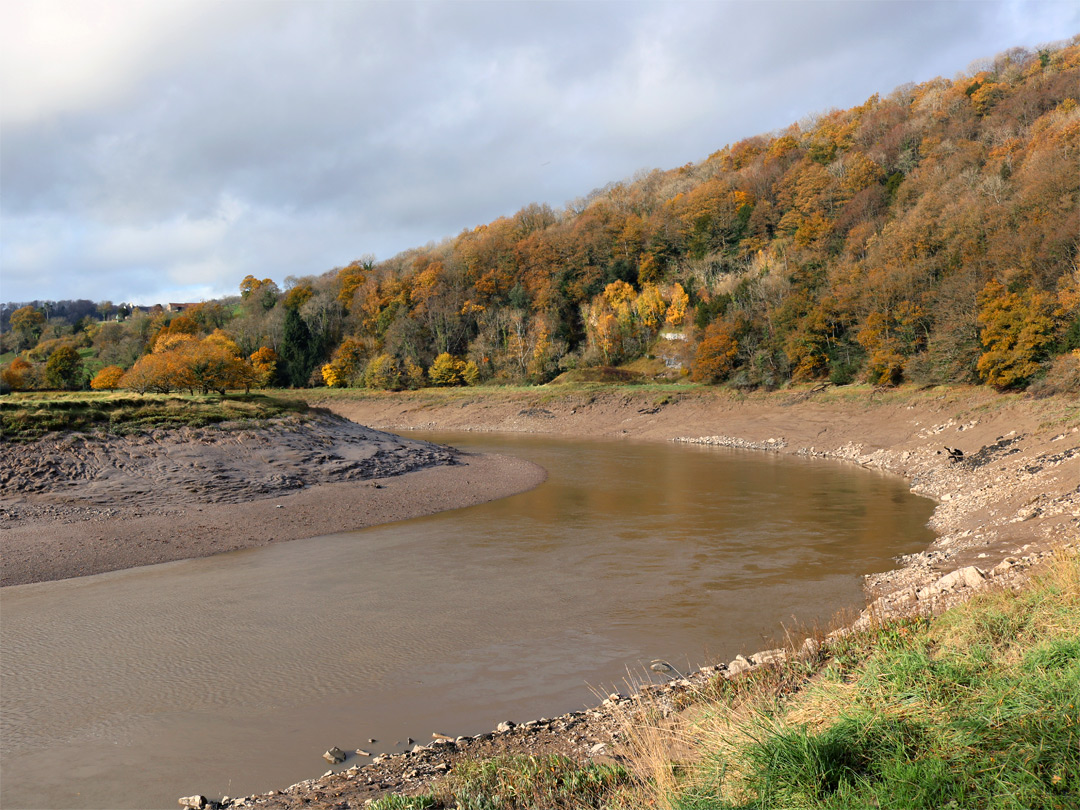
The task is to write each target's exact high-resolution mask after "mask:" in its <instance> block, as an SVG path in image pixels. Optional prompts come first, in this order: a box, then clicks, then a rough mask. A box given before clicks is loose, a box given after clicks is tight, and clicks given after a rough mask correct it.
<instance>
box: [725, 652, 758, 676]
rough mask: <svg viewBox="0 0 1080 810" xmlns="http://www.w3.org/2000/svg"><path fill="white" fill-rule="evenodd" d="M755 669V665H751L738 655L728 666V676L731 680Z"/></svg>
mask: <svg viewBox="0 0 1080 810" xmlns="http://www.w3.org/2000/svg"><path fill="white" fill-rule="evenodd" d="M753 668H754V665H753V664H751V663H750V662H749V661H747V660H746V659H745V658H743V657H742V656H741V655H736V656H735V660H734V661H732V662H731V663H730V664H728V665H727V676H728V677H729V678H730V677H732V676H734V675H739V674H740V673H743V672H746V671H747V670H750V669H753Z"/></svg>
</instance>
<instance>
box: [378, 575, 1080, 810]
mask: <svg viewBox="0 0 1080 810" xmlns="http://www.w3.org/2000/svg"><path fill="white" fill-rule="evenodd" d="M693 708H694V712H693V713H692V715H693V717H694V719H693V721H692V722H689V723H687V724H684V725H681V726H679V727H674V726H672V725H671V724H669V723H666V722H664V721H661V720H660V719H659V717H658V716H657V718H656V723H655V724H652V723H646V722H642V721H641V720H640V719H639V720H638V721H637V722H636V723H635V724H634V725H632V726H631V727H630V741H629V744H628V746H627V748H628V750H629V752H630V754H629V760H628V762H627V765H626V767H625V769H624V768H620V767H614V766H610V767H609V766H598V765H586V766H578V765H575V764H574V763H573V762H571V761H570V760H565V759H561V758H554V759H553V758H538V757H517V758H512V759H506V760H502V761H498V760H496V761H490V762H487V763H474V764H472V765H470V766H469V767H466V768H463V769H459V770H458V771H456V772H455V773H454V774H453V775H452V777H451V778H450V779H449V780H448V781H447V783H446V785H445V786H443V787H441V788H440V789H438V790H436V791H435V792H433V793H429V794H425V795H422V796H414V797H408V798H406V797H401V796H391V797H386V798H384V799H381V800H380V801H378V802H376V803H375V804H374V805H373V808H374V810H403V809H404V808H416V809H419V808H447V809H449V808H461V809H462V810H464V809H465V808H469V809H470V810H471V809H472V808H476V810H481V809H483V810H526V809H527V808H528V809H531V808H548V807H567V808H570V807H573V808H597V809H599V808H611V810H630V808H642V807H657V808H666V809H667V810H766V808H768V809H769V810H779V809H781V808H792V809H794V808H799V809H800V810H819V809H820V810H840V808H844V810H848V809H850V810H855V809H856V808H871V807H873V808H896V810H916V809H917V808H926V810H931V809H933V810H938V808H956V809H957V810H959V809H960V808H979V809H980V810H1069V808H1076V807H1080V559H1078V558H1077V557H1076V556H1071V557H1066V556H1064V555H1062V556H1060V557H1059V558H1058V559H1057V560H1056V561H1055V563H1054V564H1053V566H1052V567H1051V568H1050V569H1049V570H1048V571H1046V572H1045V573H1044V574H1042V575H1041V576H1040V577H1038V578H1036V579H1035V580H1033V581H1032V582H1030V583H1029V585H1028V587H1027V588H1026V589H1025V590H1023V591H1022V592H1020V593H1012V592H1006V591H1001V592H993V593H986V594H983V595H980V596H977V597H976V598H974V599H973V600H972V601H970V602H968V603H967V604H964V605H961V606H959V607H956V608H953V609H952V610H950V611H948V612H946V613H944V614H942V615H941V616H939V617H937V618H933V619H905V620H896V621H890V622H886V623H883V624H880V625H879V626H877V627H875V628H873V629H871V630H868V631H865V632H862V633H859V634H854V635H851V636H848V637H847V638H845V639H843V640H842V641H840V642H838V643H836V644H834V645H833V646H832V647H830V648H828V650H827V652H825V653H822V654H820V655H819V656H818V657H817V658H816V659H815V660H810V661H807V660H802V661H793V662H791V663H788V664H785V665H782V666H779V667H772V668H765V669H762V670H759V671H757V672H755V673H754V674H752V675H751V676H750V677H748V678H744V679H742V680H740V681H735V682H726V681H718V682H717V683H716V684H714V685H713V687H712V688H710V689H708V690H706V693H702V694H700V695H699V696H698V697H697V699H696V703H695V705H694V707H693ZM680 749H681V750H684V751H685V750H687V749H689V750H690V751H692V752H693V753H692V754H691V755H690V756H686V757H683V758H681V759H680V761H677V762H676V761H673V760H672V758H671V755H670V752H671V751H673V750H680ZM526 775H533V776H532V779H531V781H530V780H529V779H526V778H525V776H526Z"/></svg>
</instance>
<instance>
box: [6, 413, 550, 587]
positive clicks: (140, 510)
mask: <svg viewBox="0 0 1080 810" xmlns="http://www.w3.org/2000/svg"><path fill="white" fill-rule="evenodd" d="M0 471H2V472H0V553H2V570H0V584H3V585H19V584H24V583H29V582H42V581H47V580H54V579H65V578H68V577H77V576H86V575H89V574H98V573H102V572H105V571H115V570H118V569H122V568H130V567H133V566H139V565H152V564H154V563H161V562H169V561H172V560H180V559H186V558H191V557H205V556H209V555H211V554H217V553H219V552H223V551H235V550H237V549H244V548H253V547H255V546H262V545H267V544H269V543H274V542H280V541H284V540H296V539H300V538H305V537H315V536H318V535H321V534H330V533H333V532H341V531H348V530H351V529H360V528H364V527H366V526H374V525H376V524H380V523H388V522H391V521H395V520H405V519H408V518H413V517H419V516H421V515H428V514H433V513H435V512H440V511H443V510H446V509H455V508H458V507H463V506H471V505H473V504H478V503H483V502H486V501H489V500H493V499H495V498H501V497H505V496H507V495H512V494H514V493H517V492H522V491H524V490H526V489H529V488H531V487H534V486H536V485H537V484H539V483H540V482H541V481H543V480H544V476H545V473H544V471H543V470H542V469H541V468H539V467H537V466H536V465H534V464H531V463H529V462H525V461H521V460H520V459H515V458H510V457H506V456H499V455H474V454H464V453H459V452H457V451H455V450H453V449H451V448H444V447H439V446H437V445H432V444H429V443H427V442H419V441H414V440H410V439H402V438H400V437H397V436H392V435H389V434H385V433H380V432H378V431H374V430H369V429H368V428H365V427H363V426H361V425H358V424H355V423H353V422H349V421H347V420H344V419H341V418H338V417H333V416H328V415H324V416H319V417H316V418H314V419H311V420H306V421H303V422H301V421H300V420H297V419H295V418H292V417H290V418H286V419H282V420H276V421H275V422H274V423H273V424H272V425H270V426H269V427H266V428H262V429H217V428H206V429H198V430H189V429H185V430H179V431H154V432H152V433H149V434H145V435H141V436H138V437H130V438H129V437H98V436H78V435H73V434H72V435H67V436H54V437H47V438H46V439H43V440H41V441H38V442H33V443H31V444H11V443H8V442H3V443H0Z"/></svg>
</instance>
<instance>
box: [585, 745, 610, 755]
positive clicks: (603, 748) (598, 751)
mask: <svg viewBox="0 0 1080 810" xmlns="http://www.w3.org/2000/svg"><path fill="white" fill-rule="evenodd" d="M607 752H608V744H607V743H602V742H598V743H597V744H596V745H594V746H593V747H592V748H590V749H589V756H591V757H598V756H603V755H604V754H606V753H607Z"/></svg>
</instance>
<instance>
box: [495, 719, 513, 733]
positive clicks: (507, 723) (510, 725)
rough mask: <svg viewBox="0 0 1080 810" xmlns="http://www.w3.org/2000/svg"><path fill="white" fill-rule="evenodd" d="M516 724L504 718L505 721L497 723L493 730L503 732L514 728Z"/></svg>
mask: <svg viewBox="0 0 1080 810" xmlns="http://www.w3.org/2000/svg"><path fill="white" fill-rule="evenodd" d="M516 725H517V724H516V723H514V722H512V721H510V720H506V721H504V722H502V723H499V725H497V726H495V730H496V731H503V732H506V731H511V730H512V729H514V728H515V727H516Z"/></svg>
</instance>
